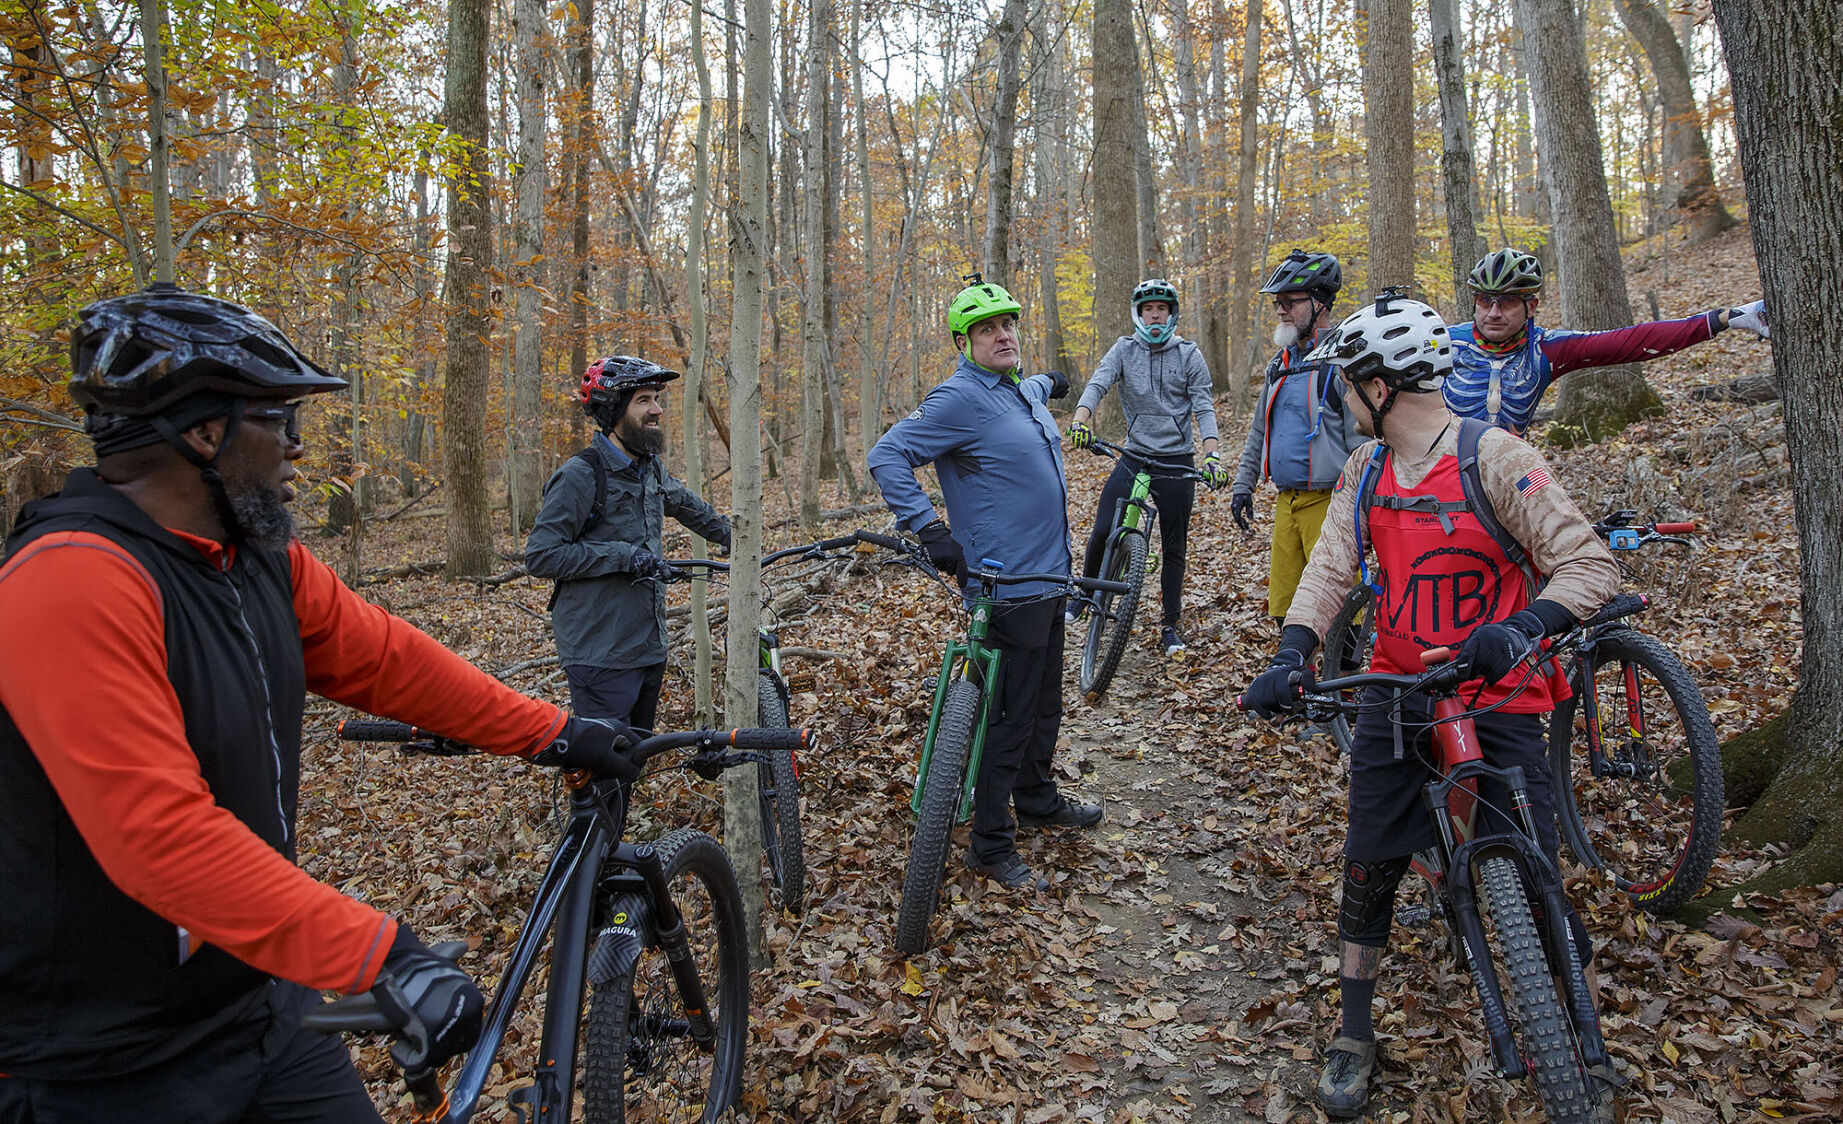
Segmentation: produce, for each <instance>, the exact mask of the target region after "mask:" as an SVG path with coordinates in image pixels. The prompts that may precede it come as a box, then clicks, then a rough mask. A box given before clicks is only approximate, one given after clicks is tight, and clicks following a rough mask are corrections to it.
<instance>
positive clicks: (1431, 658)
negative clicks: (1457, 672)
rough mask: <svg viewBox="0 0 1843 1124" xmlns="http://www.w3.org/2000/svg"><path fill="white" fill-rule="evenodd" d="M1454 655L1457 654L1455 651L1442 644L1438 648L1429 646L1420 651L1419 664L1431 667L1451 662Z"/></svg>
mask: <svg viewBox="0 0 1843 1124" xmlns="http://www.w3.org/2000/svg"><path fill="white" fill-rule="evenodd" d="M1456 655H1458V653H1457V652H1455V651H1453V650H1452V648H1450V647H1446V646H1444V645H1443V646H1441V647H1438V648H1429V649H1427V650H1426V651H1424V652H1422V653H1421V666H1422V667H1427V668H1433V667H1438V666H1440V665H1441V664H1443V663H1451V662H1453V657H1454V656H1456Z"/></svg>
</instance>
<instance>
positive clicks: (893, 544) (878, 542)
mask: <svg viewBox="0 0 1843 1124" xmlns="http://www.w3.org/2000/svg"><path fill="white" fill-rule="evenodd" d="M851 537H852V538H854V539H856V540H857V541H858V542H862V543H869V544H870V545H871V546H880V547H882V548H883V549H885V550H895V551H900V552H902V553H905V554H906V553H908V550H909V545H908V544H907V543H905V542H903V541H902V540H901V539H893V538H891V537H889V536H888V535H879V534H877V533H875V532H874V531H857V532H854V533H853V534H852V536H851Z"/></svg>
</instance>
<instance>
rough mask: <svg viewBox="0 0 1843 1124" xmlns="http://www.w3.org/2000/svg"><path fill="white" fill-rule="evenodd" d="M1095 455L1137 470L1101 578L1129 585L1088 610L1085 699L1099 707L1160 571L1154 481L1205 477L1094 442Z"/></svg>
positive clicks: (1119, 509) (1101, 596)
mask: <svg viewBox="0 0 1843 1124" xmlns="http://www.w3.org/2000/svg"><path fill="white" fill-rule="evenodd" d="M1089 449H1090V451H1092V452H1093V453H1094V454H1095V455H1096V456H1103V457H1122V458H1124V459H1125V460H1126V462H1127V463H1128V464H1130V465H1133V466H1134V474H1133V485H1132V488H1131V490H1130V491H1128V493H1127V494H1126V496H1125V498H1123V499H1121V500H1120V501H1119V502H1118V503H1117V504H1115V505H1114V510H1113V513H1112V514H1111V515H1110V516H1109V517H1108V519H1109V524H1108V525H1109V527H1110V528H1111V529H1110V530H1109V531H1108V532H1107V550H1106V553H1104V554H1102V555H1101V572H1100V575H1099V576H1100V577H1101V578H1102V579H1103V580H1105V581H1109V582H1118V583H1120V584H1123V585H1125V586H1126V590H1125V592H1122V593H1112V592H1107V591H1101V592H1099V593H1095V594H1094V595H1093V597H1092V598H1091V599H1090V601H1089V603H1088V606H1087V616H1088V632H1087V638H1086V640H1085V641H1084V642H1083V644H1082V649H1081V680H1080V682H1081V690H1082V697H1083V698H1084V699H1086V700H1087V701H1088V702H1090V703H1095V702H1099V701H1100V699H1101V696H1102V695H1104V694H1106V693H1107V686H1108V684H1110V683H1112V682H1113V677H1114V672H1116V671H1118V670H1119V669H1120V657H1121V656H1122V655H1124V654H1125V653H1126V641H1127V638H1128V637H1129V636H1130V635H1131V634H1132V631H1133V618H1134V617H1136V616H1137V615H1138V614H1139V602H1140V600H1141V598H1142V597H1143V596H1144V593H1145V579H1146V575H1147V574H1149V573H1151V572H1152V571H1153V570H1156V569H1157V568H1158V556H1157V555H1155V554H1154V553H1152V528H1153V527H1154V526H1155V525H1156V524H1157V522H1158V505H1157V504H1156V503H1155V502H1154V501H1153V498H1152V481H1153V480H1154V479H1155V478H1159V479H1162V478H1170V479H1174V480H1202V479H1203V474H1202V473H1201V472H1199V471H1197V470H1196V469H1194V468H1192V467H1190V466H1189V465H1187V464H1169V463H1166V462H1164V461H1160V460H1158V459H1157V458H1148V457H1142V456H1139V455H1138V454H1135V453H1129V452H1127V451H1126V450H1125V449H1123V448H1121V447H1120V446H1118V445H1115V444H1113V443H1111V442H1108V441H1102V440H1101V439H1100V438H1098V437H1097V438H1095V439H1094V443H1093V444H1091V445H1090V446H1089Z"/></svg>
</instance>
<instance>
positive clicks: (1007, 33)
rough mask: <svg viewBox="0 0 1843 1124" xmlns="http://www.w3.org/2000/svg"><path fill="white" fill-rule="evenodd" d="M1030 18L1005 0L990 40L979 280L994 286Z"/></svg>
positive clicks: (1006, 226) (1002, 251)
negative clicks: (994, 93)
mask: <svg viewBox="0 0 1843 1124" xmlns="http://www.w3.org/2000/svg"><path fill="white" fill-rule="evenodd" d="M1029 16H1030V13H1029V11H1028V8H1027V0H1005V13H1004V15H1003V16H1001V17H999V21H998V26H997V27H996V28H995V29H994V30H993V37H994V38H995V39H997V40H998V100H997V102H996V103H995V104H994V105H993V106H992V130H991V132H990V134H989V142H988V144H987V147H986V152H987V154H988V157H989V159H990V162H991V165H992V176H991V179H990V180H988V181H987V188H986V207H985V275H986V279H987V280H988V281H992V282H994V283H996V284H999V285H1010V284H1011V197H1012V189H1011V184H1012V166H1013V164H1014V163H1015V160H1014V159H1013V157H1014V155H1015V153H1016V152H1017V97H1018V62H1019V60H1018V56H1019V54H1020V53H1021V51H1022V45H1023V40H1024V27H1025V24H1026V22H1027V21H1028V19H1029Z"/></svg>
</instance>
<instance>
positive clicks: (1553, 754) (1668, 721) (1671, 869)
mask: <svg viewBox="0 0 1843 1124" xmlns="http://www.w3.org/2000/svg"><path fill="white" fill-rule="evenodd" d="M1628 669H1629V670H1630V672H1631V673H1632V674H1633V675H1634V676H1635V677H1636V680H1637V684H1638V699H1639V701H1640V703H1641V705H1642V713H1643V715H1644V719H1645V725H1646V736H1645V738H1644V739H1643V741H1639V740H1638V739H1635V738H1634V737H1633V736H1632V734H1631V726H1630V724H1629V723H1628V721H1627V714H1628V710H1627V707H1628V702H1629V696H1628V685H1627V678H1626V675H1627V671H1628ZM1589 677H1591V678H1592V680H1593V683H1594V688H1595V690H1594V697H1595V699H1596V705H1597V709H1598V711H1599V715H1600V740H1601V743H1602V746H1603V747H1604V749H1605V751H1606V753H1607V754H1608V756H1609V757H1615V758H1616V759H1619V760H1623V761H1625V762H1628V763H1636V764H1638V765H1639V766H1640V768H1641V770H1642V771H1643V772H1645V773H1648V774H1649V775H1647V776H1633V777H1622V776H1604V777H1595V776H1593V775H1592V770H1591V768H1590V767H1589V764H1588V753H1587V724H1586V720H1585V718H1584V716H1583V714H1584V712H1583V706H1584V700H1585V699H1586V697H1587V695H1586V691H1585V683H1586V681H1587V679H1588V678H1589ZM1570 685H1571V686H1572V687H1573V690H1574V697H1573V698H1571V699H1567V700H1564V701H1562V702H1561V703H1559V704H1557V706H1556V707H1555V714H1554V717H1553V718H1552V719H1551V720H1550V723H1549V768H1550V771H1551V773H1552V774H1553V776H1554V777H1555V780H1556V785H1555V788H1556V806H1557V809H1558V811H1559V813H1560V814H1559V817H1558V818H1559V820H1560V821H1561V829H1562V834H1563V836H1564V837H1565V838H1566V839H1567V840H1568V847H1569V849H1570V850H1572V851H1573V852H1574V855H1575V857H1576V858H1578V859H1579V860H1580V861H1581V862H1582V863H1583V864H1585V865H1587V866H1589V867H1594V868H1596V869H1599V870H1603V871H1605V872H1606V873H1607V874H1608V875H1609V876H1610V877H1611V878H1612V880H1613V883H1614V885H1616V886H1617V887H1618V888H1619V889H1620V890H1621V891H1623V892H1624V893H1625V894H1626V895H1627V896H1628V897H1630V898H1631V899H1632V901H1633V904H1635V905H1636V906H1638V908H1640V909H1643V910H1646V911H1647V912H1650V913H1656V914H1665V913H1670V912H1671V911H1673V910H1675V909H1677V908H1679V907H1681V906H1682V905H1684V904H1685V903H1687V902H1688V901H1689V900H1690V899H1691V898H1693V897H1695V896H1696V894H1697V893H1698V892H1699V891H1700V890H1701V889H1702V885H1703V882H1704V881H1705V880H1706V879H1707V878H1708V874H1709V867H1710V866H1711V865H1713V863H1714V862H1715V854H1716V852H1717V851H1718V850H1719V849H1720V847H1721V813H1722V800H1723V792H1722V775H1721V748H1720V744H1719V742H1718V740H1717V738H1716V736H1715V727H1714V724H1713V723H1712V722H1711V721H1710V720H1709V712H1708V707H1707V705H1706V704H1705V703H1704V702H1703V699H1702V692H1701V691H1700V690H1698V689H1697V687H1696V684H1695V681H1694V680H1693V679H1692V678H1691V677H1690V674H1689V671H1688V670H1687V669H1686V668H1684V666H1683V664H1682V663H1681V661H1679V660H1678V659H1677V658H1676V656H1674V655H1672V654H1671V652H1670V649H1668V648H1666V647H1665V646H1664V645H1663V644H1661V643H1659V642H1658V641H1657V640H1656V639H1654V638H1652V637H1649V636H1646V635H1644V634H1643V633H1640V632H1635V631H1632V630H1629V629H1621V630H1618V631H1615V632H1612V633H1609V634H1607V635H1605V636H1603V637H1602V638H1601V639H1600V641H1599V643H1598V644H1597V646H1596V647H1595V649H1594V651H1593V653H1592V655H1591V656H1590V657H1583V658H1582V660H1581V661H1580V664H1579V665H1578V666H1577V667H1576V668H1575V670H1574V675H1573V678H1572V680H1571V683H1570Z"/></svg>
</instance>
